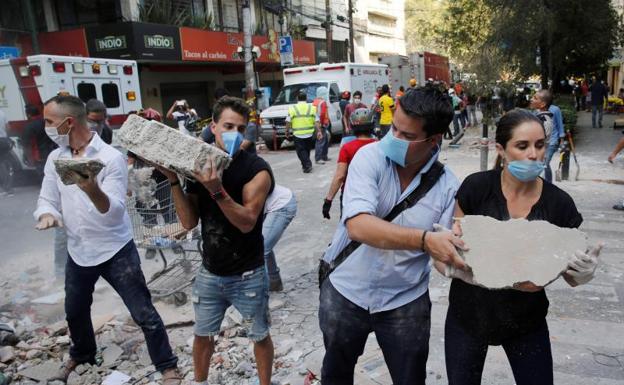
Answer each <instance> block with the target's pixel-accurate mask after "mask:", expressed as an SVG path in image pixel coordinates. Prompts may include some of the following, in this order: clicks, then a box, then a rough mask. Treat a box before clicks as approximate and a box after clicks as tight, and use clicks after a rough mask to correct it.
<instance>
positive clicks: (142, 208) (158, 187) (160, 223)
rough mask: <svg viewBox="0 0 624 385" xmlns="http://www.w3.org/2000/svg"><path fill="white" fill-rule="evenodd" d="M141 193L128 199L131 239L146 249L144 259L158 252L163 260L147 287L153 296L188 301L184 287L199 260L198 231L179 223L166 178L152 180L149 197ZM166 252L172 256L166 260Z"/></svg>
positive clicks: (188, 282)
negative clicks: (172, 256) (171, 297)
mask: <svg viewBox="0 0 624 385" xmlns="http://www.w3.org/2000/svg"><path fill="white" fill-rule="evenodd" d="M152 183H154V182H152ZM142 195H143V196H141V197H138V196H137V194H136V193H135V192H134V191H133V192H132V195H131V196H130V197H128V201H127V207H128V214H129V215H130V220H131V222H132V228H133V231H134V241H135V243H136V245H137V247H138V248H142V249H145V256H146V258H148V259H150V258H153V257H155V256H156V254H158V255H160V258H161V260H162V262H163V267H162V269H161V270H160V271H158V272H157V273H155V274H154V275H153V276H152V277H151V279H150V280H149V281H148V282H147V287H148V288H149V290H150V292H151V294H152V296H153V297H154V298H162V297H167V296H173V299H174V301H175V303H176V304H177V305H182V304H184V303H186V301H187V295H186V293H185V292H184V289H185V288H186V287H188V286H190V285H191V283H192V282H193V280H194V278H195V273H196V272H197V270H198V269H199V268H200V266H201V263H202V253H201V238H200V236H199V230H198V229H197V228H196V229H193V230H191V231H189V230H186V229H184V227H183V226H182V224H181V223H180V222H179V220H178V217H177V215H176V213H175V207H174V205H173V197H172V195H171V186H170V185H169V182H168V181H167V180H165V181H162V182H159V183H155V188H154V189H153V190H152V191H151V192H150V194H149V196H146V195H147V194H146V193H145V191H143V193H142ZM166 251H171V254H173V255H174V256H175V259H173V260H172V261H167V256H166V253H165V252H166Z"/></svg>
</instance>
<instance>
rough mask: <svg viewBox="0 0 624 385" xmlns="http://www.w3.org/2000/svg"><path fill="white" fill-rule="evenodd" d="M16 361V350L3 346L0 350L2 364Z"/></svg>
mask: <svg viewBox="0 0 624 385" xmlns="http://www.w3.org/2000/svg"><path fill="white" fill-rule="evenodd" d="M14 359H15V349H13V347H12V346H3V347H1V348H0V362H2V363H3V364H6V363H7V362H11V361H13V360H14Z"/></svg>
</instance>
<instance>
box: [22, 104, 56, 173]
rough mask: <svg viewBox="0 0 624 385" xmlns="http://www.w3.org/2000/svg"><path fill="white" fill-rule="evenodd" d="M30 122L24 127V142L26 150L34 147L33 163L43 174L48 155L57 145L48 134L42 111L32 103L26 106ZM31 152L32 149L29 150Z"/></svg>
mask: <svg viewBox="0 0 624 385" xmlns="http://www.w3.org/2000/svg"><path fill="white" fill-rule="evenodd" d="M25 112H26V117H27V118H28V123H26V126H25V127H24V133H23V135H22V143H23V146H24V149H25V150H30V149H31V148H34V149H35V150H36V151H33V153H34V154H33V164H34V165H35V167H36V168H37V172H38V173H39V174H40V175H41V176H43V167H44V166H45V162H46V159H48V155H50V153H51V152H52V151H53V150H54V149H55V148H56V147H57V145H56V143H54V142H53V141H52V140H50V138H49V137H48V135H46V133H45V123H44V121H43V116H42V115H41V111H40V110H39V108H38V107H37V106H34V105H32V104H28V105H26V108H25ZM28 152H30V151H28Z"/></svg>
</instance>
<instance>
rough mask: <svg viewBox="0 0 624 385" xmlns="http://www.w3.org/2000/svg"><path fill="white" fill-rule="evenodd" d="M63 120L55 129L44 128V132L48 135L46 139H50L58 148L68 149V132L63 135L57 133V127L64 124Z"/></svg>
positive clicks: (51, 127) (52, 127)
mask: <svg viewBox="0 0 624 385" xmlns="http://www.w3.org/2000/svg"><path fill="white" fill-rule="evenodd" d="M65 120H67V119H65ZM65 120H63V121H62V122H61V124H59V125H58V126H57V127H54V126H46V127H45V132H46V134H48V137H50V139H51V140H52V141H53V142H54V143H56V144H57V145H58V146H59V147H69V131H68V132H67V134H65V135H60V134H59V133H58V127H60V126H62V125H63V124H64V123H65ZM70 131H71V129H70Z"/></svg>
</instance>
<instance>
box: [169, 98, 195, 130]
mask: <svg viewBox="0 0 624 385" xmlns="http://www.w3.org/2000/svg"><path fill="white" fill-rule="evenodd" d="M192 117H197V113H195V110H194V109H192V108H190V106H189V105H188V103H187V102H186V100H176V101H174V102H173V104H172V105H171V107H170V108H169V111H167V119H171V120H175V122H176V123H177V124H178V130H180V132H181V133H183V134H186V135H191V132H190V131H189V130H188V129H187V127H186V125H187V122H189V121H190V119H191V118H192Z"/></svg>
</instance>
